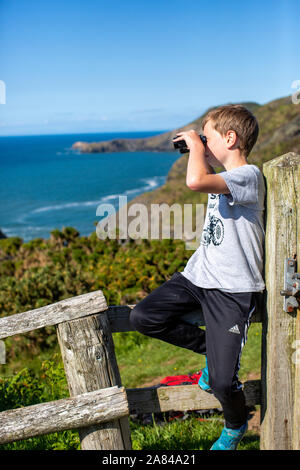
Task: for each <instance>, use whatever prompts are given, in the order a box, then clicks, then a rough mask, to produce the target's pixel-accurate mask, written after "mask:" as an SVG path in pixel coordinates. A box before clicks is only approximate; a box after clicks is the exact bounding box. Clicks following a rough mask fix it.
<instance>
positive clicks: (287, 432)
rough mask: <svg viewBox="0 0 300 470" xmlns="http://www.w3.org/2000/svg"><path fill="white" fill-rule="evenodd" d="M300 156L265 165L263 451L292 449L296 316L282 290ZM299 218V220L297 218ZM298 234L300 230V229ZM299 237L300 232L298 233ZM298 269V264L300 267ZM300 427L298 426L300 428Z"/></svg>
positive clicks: (291, 249) (293, 237) (293, 235)
mask: <svg viewBox="0 0 300 470" xmlns="http://www.w3.org/2000/svg"><path fill="white" fill-rule="evenodd" d="M299 165H300V155H297V154H295V153H288V154H286V155H282V156H280V157H278V158H274V159H273V160H271V161H269V162H267V163H265V164H264V165H263V173H264V175H265V177H266V183H267V214H266V215H267V218H266V241H265V266H266V269H265V281H266V290H267V303H266V314H265V316H264V317H263V319H262V320H263V342H262V373H261V376H262V408H261V420H262V423H261V438H260V445H261V449H263V450H290V449H292V448H293V413H294V399H295V387H296V388H297V387H298V389H299V384H298V385H296V384H295V364H293V361H292V356H293V348H292V344H293V342H294V341H295V339H296V312H295V311H294V312H291V313H286V312H285V311H284V310H283V297H282V296H281V295H280V291H281V290H282V289H283V282H284V259H285V258H293V257H294V255H295V254H296V253H297V251H298V257H299V253H300V251H299V238H298V242H297V213H298V211H299ZM298 217H299V216H298ZM298 230H299V228H298ZM298 234H299V231H298ZM298 264H299V263H298ZM298 426H299V423H298Z"/></svg>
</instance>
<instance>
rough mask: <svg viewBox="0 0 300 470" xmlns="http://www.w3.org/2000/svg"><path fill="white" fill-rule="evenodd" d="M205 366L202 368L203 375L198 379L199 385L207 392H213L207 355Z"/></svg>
mask: <svg viewBox="0 0 300 470" xmlns="http://www.w3.org/2000/svg"><path fill="white" fill-rule="evenodd" d="M205 364H206V365H205V367H204V369H201V372H202V373H201V376H200V378H199V380H198V385H199V387H200V388H201V389H202V390H205V391H206V392H211V388H210V385H209V375H208V367H207V357H206V356H205Z"/></svg>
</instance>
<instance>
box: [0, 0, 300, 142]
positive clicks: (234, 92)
mask: <svg viewBox="0 0 300 470" xmlns="http://www.w3.org/2000/svg"><path fill="white" fill-rule="evenodd" d="M299 13H300V2H299V0H263V1H258V0H252V1H251V2H240V1H232V0H227V1H226V2H224V1H219V0H215V1H211V2H208V1H201V0H189V2H186V1H177V0H159V1H158V0H151V1H150V0H149V1H148V2H145V1H141V0H139V1H135V0H133V1H131V0H128V1H127V2H124V1H121V0H116V1H110V2H109V1H105V2H104V1H101V0H98V1H96V0H84V1H83V0H81V1H79V0H71V1H70V0H64V1H61V0H60V1H57V0H51V1H41V0H0V80H2V81H4V82H5V84H6V104H0V135H31V134H51V133H60V134H62V133H77V132H106V131H107V132H114V131H140V130H141V131H142V130H167V129H173V128H176V127H180V126H183V125H184V124H187V123H188V122H190V121H192V120H193V119H195V118H196V117H198V116H199V115H201V114H202V113H203V112H204V111H205V110H206V109H207V108H208V107H210V106H215V105H220V104H225V103H228V102H242V101H257V102H259V103H266V102H268V101H271V100H273V99H276V98H280V97H282V96H287V95H290V94H292V93H294V92H295V90H293V89H292V88H291V85H292V82H293V81H295V80H300V60H299V59H300V57H299V55H300V51H299V26H298V25H299V17H300V14H299Z"/></svg>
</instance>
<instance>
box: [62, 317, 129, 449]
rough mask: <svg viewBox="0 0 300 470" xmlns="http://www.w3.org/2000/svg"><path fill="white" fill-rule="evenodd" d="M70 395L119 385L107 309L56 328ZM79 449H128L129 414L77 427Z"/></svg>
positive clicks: (119, 379) (119, 380)
mask: <svg viewBox="0 0 300 470" xmlns="http://www.w3.org/2000/svg"><path fill="white" fill-rule="evenodd" d="M57 335H58V341H59V344H60V348H61V353H62V358H63V362H64V367H65V372H66V377H67V381H68V385H69V391H70V396H71V397H73V396H76V395H80V394H82V393H86V392H92V391H94V390H98V389H101V388H108V387H113V386H115V385H118V386H121V378H120V374H119V369H118V365H117V361H116V357H115V352H114V344H113V338H112V334H111V329H110V324H109V320H108V317H107V314H106V312H103V313H99V314H97V315H90V316H87V317H83V318H79V319H76V320H72V321H68V322H65V323H61V324H60V325H58V328H57ZM79 437H80V441H81V449H82V450H112V449H114V450H127V449H131V438H130V429H129V421H128V417H123V418H120V419H116V420H114V421H111V422H108V423H102V424H97V425H93V426H91V427H87V428H81V429H79Z"/></svg>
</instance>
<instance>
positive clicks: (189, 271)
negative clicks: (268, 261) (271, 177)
mask: <svg viewBox="0 0 300 470" xmlns="http://www.w3.org/2000/svg"><path fill="white" fill-rule="evenodd" d="M218 174H219V175H221V176H222V177H223V178H224V180H225V181H226V184H227V186H228V189H229V190H230V193H228V194H209V195H208V203H207V211H206V216H205V221H204V226H203V232H202V236H201V240H200V244H199V247H198V248H197V250H196V251H195V252H194V253H193V255H192V256H191V257H190V259H189V260H188V262H187V264H186V266H185V268H184V270H183V271H182V272H181V274H183V275H184V276H185V277H186V278H187V279H189V280H190V281H191V282H192V283H193V284H195V285H196V286H199V287H204V288H207V289H212V288H215V289H220V290H223V291H226V292H257V291H263V290H264V289H265V283H264V280H263V278H262V272H263V258H264V253H263V245H264V236H265V232H264V220H263V217H264V199H265V183H264V179H263V175H262V173H261V171H260V169H259V168H258V167H257V166H256V165H249V164H246V165H242V166H240V167H237V168H233V169H232V170H229V171H222V172H221V173H218Z"/></svg>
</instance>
